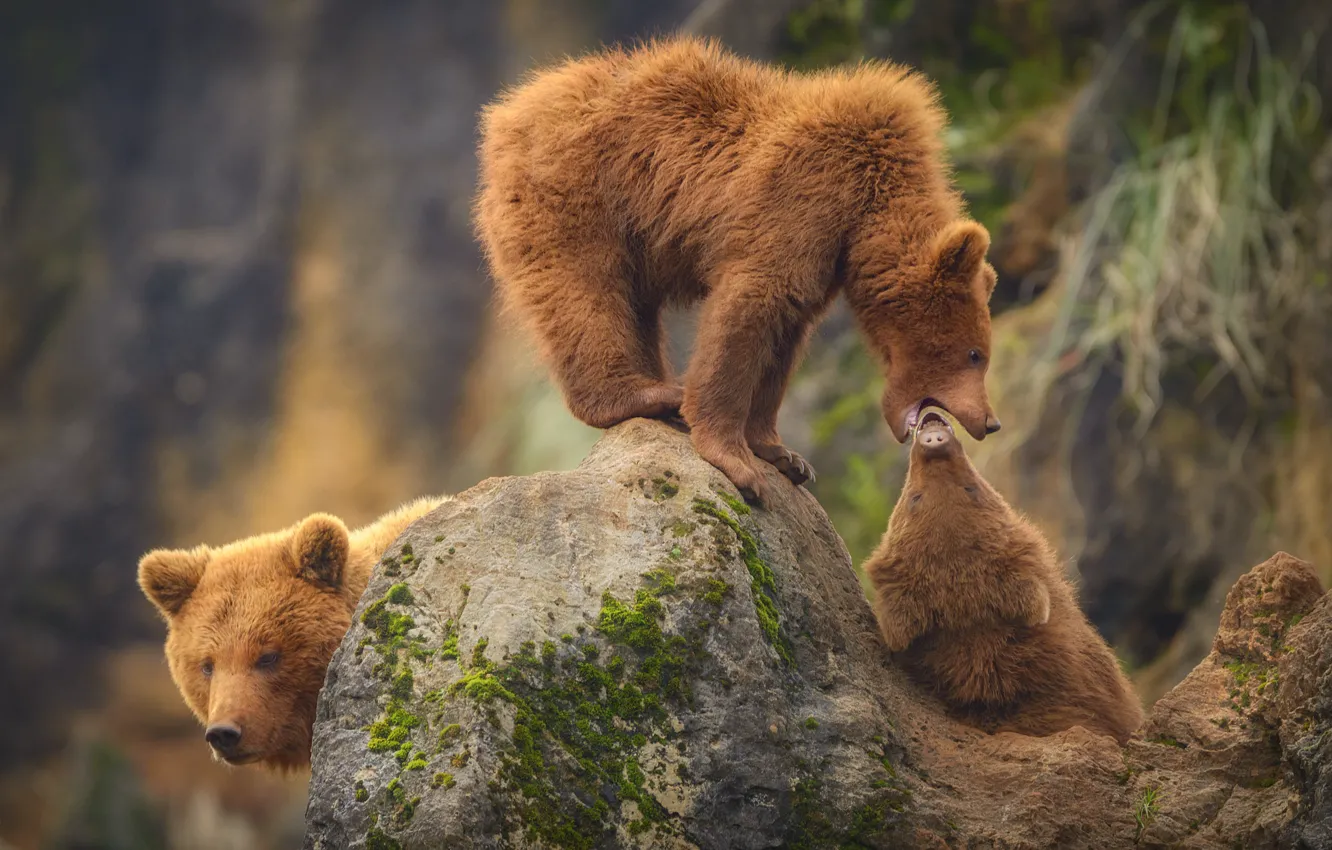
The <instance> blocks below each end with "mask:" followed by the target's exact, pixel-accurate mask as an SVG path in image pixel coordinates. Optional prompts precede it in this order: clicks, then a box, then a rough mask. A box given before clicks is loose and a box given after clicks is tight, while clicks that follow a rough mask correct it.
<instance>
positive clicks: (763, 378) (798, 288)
mask: <svg viewBox="0 0 1332 850" xmlns="http://www.w3.org/2000/svg"><path fill="white" fill-rule="evenodd" d="M945 122H946V116H945V114H944V111H943V110H942V109H941V108H940V106H939V104H938V96H937V94H936V92H935V90H934V87H933V85H932V84H931V83H930V82H929V81H928V80H926V79H925V78H923V77H922V76H920V75H919V74H916V73H914V72H912V71H911V70H909V69H907V68H904V67H901V66H897V65H893V64H889V63H885V62H867V63H864V64H862V65H859V66H857V67H855V68H848V69H836V70H828V71H819V72H814V73H808V74H803V73H792V72H790V71H787V70H785V69H782V68H780V67H776V66H771V65H765V64H761V63H758V62H753V61H750V60H747V59H742V58H740V57H738V56H736V55H735V54H733V53H730V52H728V51H726V50H725V49H723V48H722V47H720V46H719V45H717V44H716V43H714V42H710V41H704V40H701V39H697V38H690V37H675V38H670V39H665V40H662V41H657V42H653V43H649V44H645V45H641V46H638V47H635V48H634V49H632V50H619V49H609V50H604V51H600V52H598V53H595V54H592V55H589V56H585V57H583V58H580V59H574V60H570V61H567V62H565V63H563V64H560V65H557V66H555V67H553V68H549V69H545V70H542V71H540V72H538V73H536V74H534V75H532V76H531V77H530V78H529V79H528V80H527V81H526V82H525V83H523V84H522V85H520V86H518V87H515V88H513V89H510V90H509V91H507V92H506V93H504V94H503V95H502V96H501V97H499V98H498V99H497V100H496V101H495V102H494V103H492V104H490V105H489V106H487V107H486V109H485V111H484V112H483V113H482V118H481V141H480V150H479V159H480V189H479V192H478V194H477V199H476V226H477V234H478V237H479V239H480V241H481V244H482V246H483V247H484V249H485V253H486V258H487V260H488V261H489V265H490V269H491V272H492V275H493V277H494V279H495V283H496V289H497V292H498V294H499V296H500V298H501V300H502V302H503V304H504V305H505V307H506V308H507V309H508V310H509V311H510V312H511V313H512V314H513V315H514V316H515V317H517V318H518V319H520V320H521V321H522V322H523V323H524V324H525V325H526V326H527V328H528V330H529V331H530V332H531V333H532V336H533V337H534V338H535V341H536V343H537V345H538V347H539V350H540V353H541V355H542V357H543V359H544V361H545V363H546V365H547V366H548V367H549V369H550V371H551V373H552V374H553V376H554V377H555V380H556V382H557V383H558V384H559V386H560V388H561V390H562V391H563V393H564V398H565V401H566V402H567V404H568V406H569V409H570V411H571V412H572V413H573V414H574V415H575V416H577V417H578V418H579V419H581V420H582V421H583V422H585V423H587V424H588V425H591V426H593V427H596V428H609V427H610V426H612V425H615V424H617V423H619V422H622V421H624V420H626V419H630V418H633V417H636V416H645V417H660V418H671V417H673V416H675V415H676V414H679V415H681V416H683V418H684V419H685V420H686V422H687V423H688V425H689V427H690V429H691V433H692V439H693V442H694V447H695V449H697V451H698V453H699V455H700V456H702V457H703V458H704V459H705V460H707V461H708V462H709V463H711V464H712V465H714V466H716V467H717V468H718V469H720V470H721V471H722V472H723V473H725V474H726V476H727V477H728V478H730V480H731V481H732V482H733V483H734V484H735V485H736V487H738V488H739V489H740V490H741V491H744V492H745V493H746V495H748V496H750V497H751V498H754V499H757V500H759V501H761V500H762V487H763V486H764V484H763V472H762V469H761V465H760V463H759V462H760V461H764V462H766V463H767V464H770V465H772V466H773V467H775V468H776V469H777V470H778V471H779V472H781V473H782V474H784V475H785V476H786V477H787V478H789V479H790V480H791V481H792V482H793V483H795V484H802V483H804V482H805V481H807V480H809V479H810V478H811V476H812V475H813V470H812V469H811V468H810V466H809V464H808V463H806V462H805V460H804V459H803V458H801V457H800V455H798V454H796V453H795V452H793V451H791V450H790V449H789V448H787V447H786V446H785V445H783V444H782V440H781V437H780V436H779V435H778V433H777V411H778V408H779V407H780V406H781V403H782V397H783V395H784V394H785V392H786V385H787V381H788V379H789V378H790V375H791V373H792V371H793V370H794V369H795V367H796V364H797V362H798V361H799V359H800V356H801V352H802V351H803V349H804V347H805V344H806V341H807V340H808V339H809V336H810V332H811V330H812V329H813V327H814V326H815V325H816V324H817V323H818V321H819V320H820V319H821V318H822V316H823V314H824V313H825V312H826V311H827V309H828V307H829V304H830V303H831V302H832V300H833V299H834V298H835V297H837V296H838V295H839V294H840V295H845V296H846V298H847V301H848V304H849V306H850V307H851V312H852V313H853V314H854V315H855V317H856V320H857V322H858V324H859V326H860V329H861V331H862V332H863V335H864V337H865V339H866V341H867V342H868V343H869V347H870V348H871V349H872V351H873V353H874V354H875V355H876V356H877V357H878V358H879V359H880V360H881V361H882V363H883V366H884V370H885V372H886V379H887V391H886V393H885V394H884V397H883V415H884V417H885V419H886V420H887V421H888V424H889V425H890V426H891V428H892V431H893V434H894V436H895V437H896V438H897V439H898V440H899V441H905V440H906V437H907V432H908V429H909V428H910V427H911V426H913V425H914V424H915V421H916V417H917V414H918V413H919V411H920V408H921V407H922V406H923V405H924V403H925V402H926V401H927V400H928V401H932V403H934V404H937V405H939V406H941V407H944V408H946V409H947V410H948V411H949V412H950V413H951V414H952V415H953V416H955V417H957V420H958V421H959V422H961V423H962V424H963V426H964V427H966V429H967V430H968V431H969V432H970V433H971V435H972V436H973V437H975V438H976V439H983V438H984V437H985V435H986V434H987V433H990V432H993V431H996V430H998V429H999V420H998V418H997V417H996V416H995V415H994V411H993V410H991V409H990V403H989V399H988V397H987V396H986V390H985V373H986V368H987V366H988V363H989V356H990V311H989V299H990V294H991V292H992V291H993V289H994V284H995V276H994V270H993V269H992V268H991V267H990V265H989V264H988V263H987V262H986V261H985V255H986V252H987V251H988V249H989V246H990V235H989V233H988V232H987V231H986V230H985V228H984V227H982V226H981V225H980V224H977V223H976V222H975V221H972V220H970V219H969V218H968V217H967V215H966V212H965V210H964V206H963V203H962V200H961V197H960V196H959V194H958V192H957V191H956V190H955V189H954V187H953V186H952V183H951V180H950V176H949V167H948V163H947V159H946V156H945V152H944V147H943V139H942V131H943V128H944V124H945ZM700 302H701V303H702V311H701V316H700V320H699V323H698V332H697V335H696V339H695V343H694V351H693V355H692V357H691V359H690V362H689V368H688V370H687V373H686V375H685V376H684V378H683V380H678V379H677V378H676V377H675V376H673V375H672V374H671V371H670V368H669V364H668V362H667V360H666V358H665V357H664V356H663V336H662V326H661V312H662V310H663V309H665V308H667V307H671V306H677V307H684V306H688V305H692V304H697V303H700Z"/></svg>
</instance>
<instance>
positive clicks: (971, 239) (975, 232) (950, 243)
mask: <svg viewBox="0 0 1332 850" xmlns="http://www.w3.org/2000/svg"><path fill="white" fill-rule="evenodd" d="M989 250H990V232H989V231H988V230H986V229H985V228H984V226H982V225H980V224H978V223H976V222H974V221H955V222H953V223H952V224H950V225H948V226H947V227H945V228H944V229H943V230H940V231H939V234H938V235H937V236H935V237H934V275H935V279H936V280H940V281H956V280H962V281H970V280H972V278H974V277H975V276H976V273H977V272H978V271H980V268H981V264H983V263H984V262H985V254H986V252H988V251H989Z"/></svg>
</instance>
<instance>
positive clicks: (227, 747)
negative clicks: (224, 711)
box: [204, 723, 241, 756]
mask: <svg viewBox="0 0 1332 850" xmlns="http://www.w3.org/2000/svg"><path fill="white" fill-rule="evenodd" d="M204 740H205V741H207V742H208V746H210V747H212V748H213V749H215V750H217V752H218V753H219V754H220V755H224V756H225V755H231V754H232V753H234V752H236V748H237V747H239V746H240V742H241V730H240V729H238V728H237V727H235V726H232V725H231V724H230V723H214V724H213V725H212V726H209V727H208V729H207V730H206V731H205V732H204Z"/></svg>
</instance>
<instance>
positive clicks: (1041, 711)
mask: <svg viewBox="0 0 1332 850" xmlns="http://www.w3.org/2000/svg"><path fill="white" fill-rule="evenodd" d="M865 572H866V574H867V575H868V576H869V579H870V581H871V583H872V584H873V586H874V592H875V603H874V610H875V615H876V616H877V618H878V621H879V627H880V629H881V630H882V632H883V637H884V640H885V641H886V642H887V644H888V649H889V650H890V651H891V652H893V653H894V657H895V660H897V661H899V662H900V663H901V664H902V665H903V666H904V667H905V669H906V670H907V672H908V673H909V674H910V675H911V677H912V679H913V680H914V681H915V682H916V683H917V684H919V685H920V686H922V687H924V688H926V689H928V690H931V691H933V692H934V693H935V694H936V695H937V696H939V697H940V698H941V699H942V700H943V701H944V702H945V703H946V704H947V705H948V706H949V708H950V709H951V710H952V711H953V712H954V713H955V714H956V715H957V716H958V717H959V718H960V719H962V720H964V721H966V722H970V723H972V724H974V725H977V726H980V727H981V728H984V729H986V730H988V731H992V732H996V731H1013V732H1021V733H1023V734H1026V735H1050V734H1053V733H1055V732H1058V731H1060V730H1063V729H1068V728H1070V727H1072V726H1083V727H1085V728H1087V729H1090V730H1092V731H1095V732H1100V733H1103V734H1106V735H1111V736H1113V737H1114V738H1115V739H1116V740H1118V741H1119V742H1120V743H1123V742H1124V741H1125V740H1127V738H1128V737H1129V735H1130V734H1132V732H1133V730H1134V729H1136V728H1137V727H1138V726H1139V725H1140V724H1141V723H1142V706H1141V704H1140V703H1139V701H1138V698H1137V696H1136V695H1135V694H1134V692H1133V687H1132V685H1130V684H1129V682H1128V680H1127V679H1126V678H1125V677H1124V674H1123V673H1122V672H1121V671H1120V668H1119V664H1118V662H1117V661H1116V658H1115V655H1114V653H1113V652H1112V651H1111V649H1110V647H1108V646H1107V645H1106V643H1105V641H1104V640H1102V639H1101V636H1100V635H1098V634H1097V633H1096V630H1095V629H1094V628H1093V627H1092V626H1091V624H1090V623H1088V622H1087V618H1086V617H1085V616H1084V615H1083V613H1082V610H1081V609H1080V608H1079V607H1078V603H1077V599H1076V598H1075V596H1074V591H1073V588H1072V586H1071V585H1070V584H1069V583H1068V581H1067V580H1066V579H1065V578H1064V574H1063V571H1062V570H1061V568H1060V565H1059V563H1058V560H1057V559H1056V557H1055V553H1054V552H1053V550H1052V549H1051V548H1050V545H1049V543H1047V542H1046V540H1045V538H1044V537H1043V536H1042V535H1041V533H1040V532H1039V531H1037V530H1036V528H1035V527H1034V526H1033V525H1032V524H1031V523H1029V522H1028V521H1027V520H1025V519H1024V518H1023V517H1022V516H1020V515H1019V514H1018V513H1017V512H1016V511H1015V510H1013V508H1012V507H1010V506H1009V504H1008V503H1007V502H1005V501H1004V499H1003V497H1002V496H1000V495H999V493H998V492H997V491H996V490H995V489H994V488H993V487H991V486H990V484H989V483H988V482H987V481H985V479H983V478H982V477H981V476H980V474H979V473H978V472H977V471H976V468H975V467H974V466H972V464H971V461H970V460H969V459H968V458H967V456H966V453H965V452H964V451H963V450H962V445H961V443H960V442H959V441H958V439H957V438H956V436H955V435H954V434H953V429H952V427H951V426H950V425H949V424H948V422H947V420H946V419H945V418H944V417H943V416H942V415H940V413H939V411H938V410H937V409H934V408H930V409H927V410H925V411H924V412H923V413H922V414H921V422H920V424H919V425H918V427H917V429H916V433H915V438H914V442H913V444H912V447H911V461H910V468H909V470H908V472H907V481H906V486H905V487H904V488H903V490H902V495H901V498H899V499H898V502H897V506H896V507H895V508H894V509H893V516H892V520H891V522H890V523H889V525H888V532H887V533H886V534H885V535H884V538H883V541H882V542H881V543H880V544H879V547H878V548H877V549H876V550H875V551H874V553H873V554H872V555H871V556H870V558H869V560H868V562H867V563H866V565H865Z"/></svg>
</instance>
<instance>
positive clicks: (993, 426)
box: [985, 413, 1004, 434]
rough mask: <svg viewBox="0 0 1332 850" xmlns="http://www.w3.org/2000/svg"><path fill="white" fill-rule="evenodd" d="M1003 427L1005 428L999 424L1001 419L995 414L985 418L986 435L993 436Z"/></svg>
mask: <svg viewBox="0 0 1332 850" xmlns="http://www.w3.org/2000/svg"><path fill="white" fill-rule="evenodd" d="M1002 427H1004V426H1003V425H1002V424H1001V423H1000V422H999V417H998V416H995V415H994V414H993V413H991V414H990V415H989V416H987V417H985V433H987V434H993V433H994V432H995V431H998V430H999V429H1000V428H1002Z"/></svg>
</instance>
